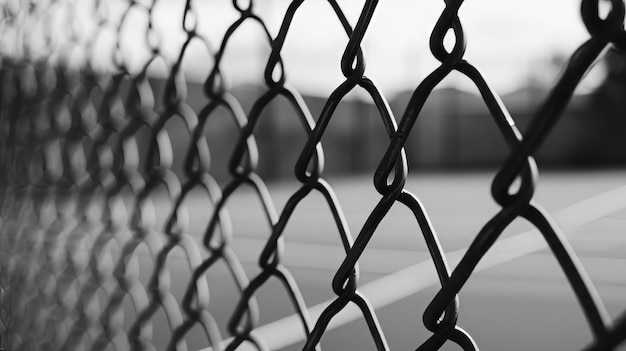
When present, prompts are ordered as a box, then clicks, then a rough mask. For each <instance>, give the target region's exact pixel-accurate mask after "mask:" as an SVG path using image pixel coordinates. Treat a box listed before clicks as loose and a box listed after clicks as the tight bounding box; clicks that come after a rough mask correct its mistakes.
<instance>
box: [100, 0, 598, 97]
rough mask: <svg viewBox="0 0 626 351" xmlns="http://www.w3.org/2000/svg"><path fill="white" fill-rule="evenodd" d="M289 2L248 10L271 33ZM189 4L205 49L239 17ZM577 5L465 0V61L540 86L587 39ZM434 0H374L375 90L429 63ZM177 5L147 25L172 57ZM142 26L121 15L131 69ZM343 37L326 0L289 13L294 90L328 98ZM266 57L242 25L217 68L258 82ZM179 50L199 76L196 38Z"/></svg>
mask: <svg viewBox="0 0 626 351" xmlns="http://www.w3.org/2000/svg"><path fill="white" fill-rule="evenodd" d="M338 2H339V4H340V5H341V6H342V8H343V10H344V11H345V13H346V15H347V17H348V18H349V20H350V21H351V23H352V24H354V23H356V20H357V18H358V16H359V13H360V9H361V7H362V5H363V1H362V0H360V1H356V0H338ZM116 3H117V4H125V2H124V1H121V2H120V1H119V0H117V2H116V1H113V0H112V2H111V4H112V5H111V8H112V11H111V13H113V14H115V8H116V6H115V5H114V4H116ZM289 3H290V1H288V0H263V1H256V2H255V11H256V12H257V13H258V14H259V15H260V16H261V17H262V18H263V19H264V20H265V21H266V23H267V25H268V29H269V31H270V33H271V34H272V35H275V34H276V33H277V32H278V29H279V27H280V24H281V20H282V18H283V16H284V13H285V10H286V8H287V6H288V5H289ZM193 6H194V9H195V12H196V13H197V14H198V20H197V22H198V31H199V32H200V33H201V34H203V35H205V36H206V37H207V38H208V40H209V42H210V43H211V44H212V46H214V47H218V45H219V43H220V42H221V40H222V37H223V35H224V32H225V31H226V29H227V28H228V26H229V25H230V24H231V23H232V22H234V21H235V20H236V19H237V16H238V14H237V13H236V12H235V11H234V9H233V6H232V2H231V1H230V0H222V1H220V0H204V1H202V0H199V1H195V2H194V3H193ZM579 6H580V5H579V1H572V0H507V1H499V0H472V1H466V2H465V3H464V4H463V6H462V8H461V10H460V18H461V22H462V24H463V27H464V30H465V32H466V36H467V40H468V43H467V51H466V54H465V58H466V59H467V60H468V61H470V62H471V63H473V64H474V65H475V66H477V67H478V69H479V70H480V71H481V72H482V73H483V75H484V76H485V78H486V79H487V81H488V82H489V83H490V84H491V85H492V86H493V87H494V88H495V89H496V90H497V91H499V92H501V93H506V92H511V91H514V90H516V89H519V88H520V87H523V86H526V85H528V84H529V82H530V81H534V82H539V83H541V84H549V83H550V82H551V81H553V80H554V78H555V76H556V75H557V73H558V71H559V69H558V67H557V66H554V65H553V64H551V62H553V61H554V59H555V57H566V56H568V55H569V54H571V52H573V50H574V49H575V48H576V47H577V46H578V45H580V44H581V43H582V42H584V41H585V40H586V39H587V38H588V34H587V32H586V30H585V28H584V25H583V23H582V20H581V19H580V14H579V11H580V10H579ZM443 7H444V2H443V1H442V0H438V1H435V0H421V1H411V0H387V1H379V4H378V6H377V9H376V12H375V14H374V17H373V19H372V21H371V24H370V27H369V29H368V31H367V33H366V36H365V38H364V41H363V50H364V52H365V57H366V63H367V69H366V75H367V76H368V77H371V78H372V79H373V80H374V81H376V82H377V83H378V84H379V85H380V86H381V87H382V90H383V92H384V93H386V94H394V93H397V92H399V91H402V90H406V89H413V88H414V87H415V86H417V84H419V82H420V81H421V80H422V79H423V78H424V77H425V76H426V75H427V74H428V73H430V72H431V71H432V70H433V69H434V68H436V67H437V65H438V62H437V61H436V60H435V59H434V58H433V56H432V54H431V53H430V51H429V48H428V41H429V36H430V33H431V31H432V28H433V26H434V24H435V22H436V20H437V18H438V16H439V14H440V13H441V10H442V9H443ZM119 8H121V7H119ZM183 8H184V6H183V2H182V1H174V0H160V1H158V3H157V5H156V7H155V8H154V11H153V25H154V28H155V29H156V31H158V33H159V36H160V38H161V40H160V41H159V42H160V45H161V47H162V48H163V51H164V52H165V53H166V54H167V55H169V56H170V58H171V59H173V58H174V57H175V56H176V54H177V53H178V52H179V50H180V47H181V45H182V43H183V41H184V40H185V35H184V33H183V31H182V13H183ZM146 28H147V16H146V14H145V13H142V12H141V11H139V10H137V11H133V13H132V14H131V15H129V18H128V19H127V21H126V22H125V25H124V27H123V33H124V39H123V41H122V47H123V52H124V53H125V58H126V60H127V61H128V62H133V64H134V67H135V68H138V67H140V66H141V63H142V62H145V55H147V51H146V49H145V31H146ZM99 40H104V39H99ZM346 43H347V36H346V35H345V33H344V32H343V31H342V29H341V27H340V25H339V22H338V21H337V20H336V19H335V18H334V17H333V13H332V9H331V8H330V6H329V5H328V3H327V2H326V1H325V0H307V1H305V2H304V4H303V5H302V6H301V7H300V9H299V10H298V12H297V14H296V16H295V19H294V22H293V24H292V26H291V28H290V31H289V33H288V35H287V40H286V44H285V47H284V49H283V55H282V56H283V60H284V63H285V71H286V75H287V81H288V82H289V83H291V84H292V85H294V86H296V87H297V88H298V89H299V90H300V91H302V92H305V93H309V94H313V95H328V94H329V93H330V92H331V91H332V90H333V89H334V88H335V87H336V86H337V85H338V84H340V83H341V82H342V80H343V76H342V75H341V70H340V64H339V62H340V59H341V55H342V53H343V49H344V47H345V45H346ZM102 46H103V48H105V47H107V46H106V45H104V44H103V45H102ZM142 46H143V47H144V49H143V50H142V49H141V47H142ZM108 47H110V45H109V46H108ZM103 50H104V51H103V56H107V55H106V54H104V52H106V49H103ZM142 52H143V54H142ZM268 54H269V44H268V43H267V40H266V39H265V38H264V34H263V32H262V30H261V27H260V26H258V25H256V24H254V23H247V24H244V25H243V26H242V27H241V28H240V30H239V31H238V32H237V34H236V35H235V36H233V38H232V40H231V42H229V45H228V47H227V50H226V55H225V57H224V61H223V64H222V70H223V71H224V72H226V74H227V75H228V77H229V78H230V80H231V81H232V82H233V83H234V84H240V83H243V84H252V83H255V82H259V81H260V80H261V79H262V74H263V69H264V65H265V63H266V61H267V57H268ZM109 56H110V55H109ZM185 57H186V58H185V60H184V64H183V66H184V68H185V71H186V72H187V77H188V79H191V80H196V81H202V80H204V78H205V77H206V76H207V74H208V72H209V69H210V68H211V66H212V58H211V56H210V55H208V54H207V50H206V49H205V48H204V47H202V45H200V42H199V41H198V42H196V43H194V44H192V45H191V46H190V47H189V49H188V52H187V53H186V55H185ZM131 66H132V65H131ZM157 66H158V65H157ZM161 66H162V67H161V68H160V69H159V68H158V67H155V68H154V71H155V72H158V71H159V70H160V71H161V72H163V71H164V69H163V67H165V65H161ZM596 71H597V72H595V71H594V72H592V74H591V75H590V77H589V79H588V80H587V85H588V86H589V87H590V88H592V87H593V86H594V85H595V84H597V81H598V80H599V78H601V76H602V72H601V69H597V70H596ZM442 86H455V87H457V88H461V89H470V86H471V83H470V82H469V81H468V80H467V79H464V78H463V77H460V76H459V75H453V76H452V77H449V78H448V79H446V81H444V82H443V84H442Z"/></svg>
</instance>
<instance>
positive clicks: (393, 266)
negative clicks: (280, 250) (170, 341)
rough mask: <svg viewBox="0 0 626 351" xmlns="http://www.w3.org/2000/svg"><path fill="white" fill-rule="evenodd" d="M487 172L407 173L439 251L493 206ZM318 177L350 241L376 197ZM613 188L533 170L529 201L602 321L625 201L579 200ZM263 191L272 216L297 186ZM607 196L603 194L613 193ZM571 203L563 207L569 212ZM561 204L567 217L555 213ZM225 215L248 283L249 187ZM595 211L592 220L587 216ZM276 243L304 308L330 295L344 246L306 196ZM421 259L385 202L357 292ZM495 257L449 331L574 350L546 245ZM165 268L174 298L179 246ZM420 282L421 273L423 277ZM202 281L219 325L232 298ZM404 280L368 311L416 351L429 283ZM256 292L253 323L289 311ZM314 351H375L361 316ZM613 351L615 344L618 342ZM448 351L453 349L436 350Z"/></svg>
mask: <svg viewBox="0 0 626 351" xmlns="http://www.w3.org/2000/svg"><path fill="white" fill-rule="evenodd" d="M414 173H418V172H414ZM492 176H493V173H488V172H484V173H460V174H455V173H446V174H425V175H416V176H412V177H411V178H410V179H409V181H408V183H407V189H408V190H410V191H411V192H413V193H414V194H415V195H417V196H418V198H420V199H421V200H422V202H423V204H424V206H425V208H426V210H427V211H428V214H429V216H430V218H431V220H432V222H433V225H434V227H435V229H436V231H437V233H438V235H439V238H440V240H441V244H442V246H443V248H444V250H445V251H446V253H454V252H455V251H458V250H463V249H464V248H465V247H467V246H468V245H469V244H470V242H471V240H472V238H473V236H474V235H475V234H476V233H477V232H478V230H479V229H480V228H481V226H482V225H483V224H484V223H485V222H486V221H487V220H488V219H489V218H490V217H491V216H492V215H494V214H495V213H496V211H497V210H498V206H497V205H496V204H495V203H494V201H492V200H491V198H490V195H489V194H490V193H489V186H490V180H491V177H492ZM329 182H330V183H331V185H332V186H333V188H334V189H335V191H336V193H337V197H338V199H339V202H340V203H341V206H342V208H343V211H344V212H345V215H346V219H347V221H348V223H349V226H350V230H351V231H352V234H353V236H356V235H357V233H358V230H359V229H360V227H361V225H362V224H363V222H364V221H365V219H366V217H367V215H368V214H369V212H370V211H371V209H372V208H373V207H374V205H375V203H376V201H377V200H378V199H379V198H380V196H379V195H378V194H377V193H376V192H375V190H374V188H373V185H372V180H371V178H370V177H357V178H354V177H352V178H336V179H330V180H329ZM624 185H626V172H625V171H593V172H592V171H586V172H568V173H565V172H553V173H550V172H547V173H542V174H541V175H540V182H539V186H538V188H537V191H536V195H535V200H536V201H537V203H539V204H541V205H542V206H544V207H545V208H546V209H547V210H549V211H550V212H551V213H552V214H555V213H556V214H557V215H556V217H557V221H558V222H564V223H561V224H562V225H563V227H564V228H567V230H566V231H565V233H566V236H567V238H568V239H569V240H570V242H571V244H572V246H573V248H574V249H575V251H576V252H577V253H578V255H579V256H580V258H581V261H582V263H583V264H584V266H585V268H586V269H587V271H588V273H589V275H590V276H591V279H592V281H593V282H594V284H595V285H596V287H597V290H598V291H599V294H600V296H601V297H602V299H603V301H604V303H605V304H606V306H607V309H608V311H609V313H610V314H611V316H612V317H613V318H614V317H616V316H617V315H619V314H620V313H622V312H623V311H625V310H626V274H625V273H624V272H626V237H625V230H626V197H622V196H621V195H620V196H614V198H613V200H610V202H611V203H608V204H603V203H602V202H600V203H598V202H585V201H587V200H588V199H589V198H592V197H593V196H595V195H597V194H602V193H604V192H606V191H611V190H612V189H618V188H619V187H622V186H624ZM268 187H269V190H270V193H271V195H272V199H273V201H274V204H275V206H276V208H277V210H278V212H279V213H280V210H281V209H282V208H283V206H284V204H285V202H286V200H287V199H288V197H289V196H290V195H291V194H292V193H293V192H294V191H295V190H296V189H297V188H298V185H297V184H296V183H278V184H270V185H269V186H268ZM617 191H619V190H615V192H614V193H613V194H618V193H617ZM621 191H624V190H623V189H622V190H621ZM609 194H611V193H609ZM603 201H606V200H603ZM581 203H582V205H580V206H579V207H574V210H571V209H572V207H571V206H572V205H577V204H581ZM155 205H156V207H157V213H159V212H160V211H166V209H165V208H166V206H165V205H163V204H161V203H160V202H159V201H156V202H155ZM186 205H187V206H188V209H189V218H190V220H191V223H192V228H191V231H192V233H193V232H195V233H196V234H194V235H198V236H199V235H200V233H201V232H202V228H203V227H204V226H205V225H206V223H207V221H208V213H210V205H209V204H208V202H207V201H206V200H203V199H201V198H200V196H197V197H192V198H190V199H189V200H188V201H187V202H186ZM605 205H606V206H605ZM611 206H612V207H611ZM604 207H607V209H606V212H609V214H608V215H605V214H604V213H602V211H603V210H605V208H604ZM609 207H611V208H610V209H608V208H609ZM567 208H569V209H570V210H571V211H569V212H568V211H562V209H567ZM620 208H621V209H622V210H619V209H620ZM615 209H617V210H615ZM228 210H229V212H230V215H231V218H232V221H233V223H234V224H233V230H234V241H233V244H232V246H233V248H234V249H235V251H236V252H237V254H238V257H239V259H240V260H241V261H242V263H243V265H244V267H245V269H246V272H247V275H248V277H249V278H251V277H253V276H254V275H256V274H258V272H259V268H258V266H257V257H258V254H259V252H260V250H261V249H262V247H263V245H264V241H265V239H266V238H267V236H268V234H269V232H270V229H269V226H268V224H267V221H266V219H265V218H264V215H263V212H262V210H261V208H260V206H259V205H258V201H257V200H256V198H255V197H254V194H253V192H252V191H251V190H250V189H249V188H242V189H240V190H239V191H237V192H236V193H235V194H234V196H233V197H232V198H231V200H230V201H229V203H228ZM598 210H599V211H600V214H597V215H596V214H595V212H597V211H598ZM594 211H595V212H594ZM594 216H595V217H594ZM573 217H580V218H590V220H585V219H582V220H581V221H583V222H589V223H582V225H580V224H581V223H577V224H575V225H573V224H572V223H574V222H576V220H577V218H573ZM596 217H598V218H596ZM529 229H531V227H530V226H529V225H528V224H527V223H524V222H523V221H522V220H517V221H515V222H514V223H513V224H512V225H511V227H510V228H509V229H507V230H506V231H505V233H504V234H503V236H502V238H501V239H506V238H511V237H514V236H515V235H516V234H518V233H522V232H525V231H528V230H529ZM527 236H529V237H531V239H532V240H534V242H535V243H536V242H541V238H540V237H539V236H538V235H534V237H533V234H528V235H527ZM285 237H286V242H287V244H286V249H285V256H284V263H285V264H286V266H287V267H288V268H289V269H290V271H291V273H292V274H293V275H294V277H295V279H296V280H297V282H298V285H299V287H300V289H301V291H302V293H303V295H304V298H305V301H306V302H307V304H308V305H309V306H313V305H316V304H319V303H323V302H324V301H327V300H329V299H332V298H333V297H334V294H333V293H332V290H331V288H330V282H331V280H332V277H333V275H334V273H335V269H336V267H338V265H339V263H340V262H341V260H342V257H343V253H342V252H343V251H342V248H341V246H340V241H339V237H338V234H337V229H336V228H335V226H334V224H333V222H332V218H331V216H330V214H329V211H328V209H327V206H326V205H325V204H324V202H323V199H322V197H321V196H320V195H319V194H311V195H310V196H309V197H308V198H307V199H306V200H304V201H303V202H302V203H301V204H300V205H299V207H298V208H297V209H296V212H295V213H294V214H293V217H292V219H291V221H290V222H289V224H288V225H287V228H286V230H285ZM520 245H521V244H520ZM524 245H525V244H524ZM520 250H522V251H523V250H524V248H520ZM457 253H458V252H457ZM490 255H491V253H490V254H488V255H487V256H486V257H485V259H487V258H489V257H490ZM428 260H429V257H428V252H427V251H426V246H425V245H424V244H423V238H422V237H421V232H420V231H419V229H418V228H417V226H416V224H415V221H414V220H413V219H412V218H411V216H410V213H409V212H408V211H407V210H406V209H405V208H403V207H402V206H401V205H398V206H394V208H393V209H392V210H391V212H390V213H389V215H388V216H387V218H386V219H385V220H384V221H383V223H382V224H381V226H380V227H379V228H378V230H377V231H376V233H375V235H374V238H373V239H372V241H371V242H370V245H369V246H368V248H367V249H366V250H365V253H364V255H363V257H362V259H361V261H360V267H361V277H360V285H361V286H365V285H367V284H368V283H372V282H376V280H377V279H379V278H382V277H386V276H389V275H390V274H392V273H394V272H396V271H398V270H400V269H403V268H406V267H409V266H412V265H416V264H417V265H419V264H420V262H428ZM504 261H505V262H504V263H499V264H494V265H493V267H487V268H486V269H482V270H480V271H479V272H476V273H475V274H474V275H473V276H472V277H471V278H470V280H469V281H468V283H467V284H466V286H465V287H464V288H463V290H462V292H461V294H460V303H461V307H460V317H459V324H460V325H461V326H462V327H463V328H464V329H466V330H467V331H468V332H469V333H470V334H471V335H472V336H473V337H474V338H475V340H476V342H477V344H478V345H479V346H480V347H481V350H508V351H515V350H577V349H582V348H583V347H584V346H585V345H587V344H588V343H589V341H590V340H591V333H590V329H589V327H588V325H587V323H586V321H585V318H584V316H583V313H582V311H581V309H580V307H579V306H578V304H577V302H576V300H575V297H574V294H573V292H572V291H571V289H570V288H569V286H568V284H567V282H566V280H565V277H564V275H563V273H562V271H561V270H560V268H559V266H558V265H557V263H556V260H555V259H554V257H553V256H552V254H551V253H550V251H549V250H547V249H541V248H539V249H538V250H534V249H533V250H530V253H529V254H523V255H522V256H521V257H518V258H514V257H511V258H506V259H504ZM142 262H143V263H144V264H142V272H145V270H149V263H150V259H149V258H147V259H146V257H145V256H144V259H142ZM169 262H170V267H169V269H170V273H171V280H172V284H171V287H172V288H171V291H172V292H173V293H174V295H175V296H176V297H177V298H178V299H179V301H180V298H181V296H182V294H183V292H184V289H185V287H186V283H187V281H188V279H189V276H190V273H189V268H188V267H187V264H186V260H185V259H184V257H183V256H182V251H174V252H173V253H172V254H171V256H170V258H169ZM424 265H425V264H424V263H422V266H424ZM425 267H428V264H426V266H425ZM422 268H424V267H422ZM144 269H145V270H144ZM422 271H423V270H422ZM415 272H421V271H415ZM142 274H144V273H142ZM431 278H432V274H430V278H428V279H431ZM208 279H209V284H210V292H211V300H210V306H211V313H212V314H213V316H214V317H215V318H216V319H217V320H218V322H219V323H220V324H221V325H222V327H223V326H224V325H225V324H226V322H227V320H228V317H229V315H230V311H231V309H232V307H233V306H234V304H235V303H236V301H237V298H238V297H239V294H238V292H237V290H236V289H235V287H234V285H233V283H232V279H231V278H229V275H228V273H227V271H226V269H225V268H224V266H223V265H218V266H216V267H215V268H214V269H211V270H210V272H209V274H208ZM411 279H413V280H415V281H420V280H422V279H423V280H424V282H425V283H424V285H425V286H424V287H422V288H418V289H416V291H415V292H414V293H411V294H410V296H408V297H406V298H402V299H400V300H399V301H397V302H394V303H391V304H388V305H387V306H385V307H381V308H379V309H377V314H378V317H379V319H380V322H381V325H382V328H383V330H384V332H385V335H386V337H387V340H388V342H389V345H390V347H391V349H392V350H408V349H415V348H416V347H417V346H418V345H420V344H421V343H422V342H423V341H424V340H426V338H427V337H428V336H429V335H430V332H428V331H427V330H426V329H425V328H424V327H423V325H422V322H421V317H422V313H423V310H424V308H425V307H426V305H427V304H428V302H429V301H430V299H431V298H432V297H433V295H434V294H435V292H436V291H437V287H438V286H435V285H433V284H430V283H427V281H428V279H426V276H420V275H415V276H414V277H413V278H411ZM431 280H432V279H431ZM374 284H375V283H374ZM398 286H399V285H398ZM398 286H397V285H396V284H395V283H394V284H391V285H383V286H379V288H381V289H383V290H382V291H383V292H384V291H385V289H388V290H389V291H394V289H399V288H398ZM257 297H258V301H259V305H260V312H261V321H262V322H261V324H266V323H271V322H273V321H276V320H279V319H281V318H283V317H285V316H288V315H290V314H291V313H293V308H292V307H290V305H289V303H288V300H287V299H286V298H287V295H286V293H285V292H284V290H283V289H282V286H281V285H280V284H279V283H278V282H277V281H271V282H270V283H268V284H267V286H264V287H263V288H261V289H260V290H259V292H258V295H257ZM159 318H160V319H161V321H160V322H163V321H164V319H163V318H162V316H160V317H159V316H157V318H156V319H155V328H156V329H155V332H154V338H155V344H156V345H159V343H161V342H162V343H165V340H167V336H168V335H167V330H166V329H161V328H167V327H166V326H164V325H160V326H159V323H160V322H159ZM196 329H197V328H196ZM196 329H194V331H192V333H191V334H190V335H189V339H188V340H189V346H190V349H200V348H204V347H206V346H208V345H207V341H206V338H204V337H202V335H201V333H200V332H199V330H196ZM284 332H285V333H290V332H289V331H287V330H285V331H284ZM281 333H282V332H281V331H280V330H279V332H278V333H277V334H273V335H272V336H271V337H272V338H282V337H283V336H284V335H282V334H281ZM301 346H302V344H301V343H299V344H296V345H295V346H291V347H288V348H287V349H288V350H297V349H299V348H301ZM322 346H323V349H326V350H369V349H375V348H374V344H373V342H372V341H371V337H369V335H368V332H367V328H366V327H365V323H364V322H363V321H357V322H353V323H349V324H347V325H345V326H341V327H339V328H337V329H335V330H332V331H329V332H328V333H327V334H326V335H325V336H324V338H323V339H322ZM622 348H623V349H626V348H625V346H622ZM458 349H459V348H458V347H457V346H455V345H452V344H451V345H446V346H445V348H444V350H458Z"/></svg>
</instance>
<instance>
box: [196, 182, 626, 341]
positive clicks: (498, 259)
mask: <svg viewBox="0 0 626 351" xmlns="http://www.w3.org/2000/svg"><path fill="white" fill-rule="evenodd" d="M625 208H626V186H622V187H619V188H617V189H613V190H610V191H607V192H604V193H600V194H598V195H595V196H592V197H590V198H588V199H585V200H582V201H580V202H578V203H575V204H573V205H571V206H568V207H566V208H564V209H561V210H559V211H557V212H556V213H555V214H554V219H555V221H556V222H557V223H558V224H559V225H560V227H561V229H562V230H563V231H565V232H567V231H569V230H572V229H574V228H577V227H580V226H583V225H585V224H588V223H591V222H593V221H595V220H598V219H600V218H602V217H605V216H608V215H610V214H612V213H615V212H618V211H620V210H623V209H625ZM545 248H547V244H546V242H545V240H544V239H543V237H542V236H541V234H540V233H539V231H537V230H529V231H526V232H523V233H520V234H517V235H514V236H512V237H509V238H504V239H501V240H498V241H496V243H495V244H494V245H493V247H492V248H491V250H490V251H489V253H488V254H486V255H485V257H484V258H483V259H482V260H481V262H480V264H479V265H478V267H476V271H481V270H485V269H487V268H490V267H494V266H497V265H500V264H503V263H506V262H508V261H511V260H513V259H516V258H519V257H521V256H524V255H528V254H531V253H534V252H537V251H540V250H543V249H545ZM465 250H466V249H461V250H456V251H452V252H449V253H446V257H447V259H448V262H449V264H450V266H451V267H454V266H456V265H457V263H458V262H459V260H460V259H461V258H462V257H463V254H464V253H465ZM415 277H420V279H415ZM436 284H439V279H438V278H437V275H436V274H435V271H434V270H433V265H432V263H431V262H430V261H423V262H420V263H417V264H415V265H412V266H409V267H407V268H404V269H401V270H399V271H397V272H395V273H391V274H389V275H387V276H384V277H382V278H380V279H377V280H375V281H372V282H370V283H368V284H364V285H363V286H361V287H359V291H361V292H362V293H363V295H365V296H366V297H367V298H368V300H369V301H370V303H371V305H372V306H373V307H374V308H375V309H379V308H381V307H384V306H387V305H389V304H391V303H393V302H396V301H399V300H401V299H403V298H406V297H408V296H410V295H413V294H415V293H416V292H419V291H421V290H424V289H426V288H428V287H431V286H433V285H436ZM389 287H393V288H392V289H390V288H389ZM331 302H332V300H329V301H325V302H323V303H320V304H317V305H315V306H312V307H311V308H310V309H309V313H310V315H311V320H313V321H316V320H317V319H318V318H319V316H320V314H321V313H322V311H323V310H324V309H325V308H326V307H327V306H328V305H329V304H330V303H331ZM360 317H361V311H360V310H359V309H358V307H356V306H355V305H353V304H349V305H348V306H346V308H344V309H343V310H342V311H341V312H340V313H339V314H337V315H336V316H335V317H334V318H333V319H332V321H331V322H330V324H329V326H328V330H331V329H334V328H337V327H339V326H342V325H345V324H347V323H350V322H352V321H354V320H356V319H358V318H360ZM254 333H255V334H256V335H257V336H259V337H260V338H261V339H263V340H264V341H265V342H266V345H267V346H268V347H269V348H270V349H271V350H277V349H282V348H284V347H287V346H289V345H293V344H295V343H298V342H301V341H303V340H304V339H305V338H306V335H305V334H304V331H303V329H302V326H301V323H300V319H299V317H298V316H296V315H291V316H288V317H285V318H282V319H279V320H277V321H275V322H272V323H269V324H266V325H263V326H260V327H258V328H255V329H254ZM229 341H230V339H227V340H224V342H223V344H224V345H227V344H228V343H229ZM239 350H246V351H247V350H256V348H254V347H253V346H251V345H249V344H242V345H241V346H240V348H239ZM201 351H212V348H210V347H209V348H206V349H203V350H201Z"/></svg>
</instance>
